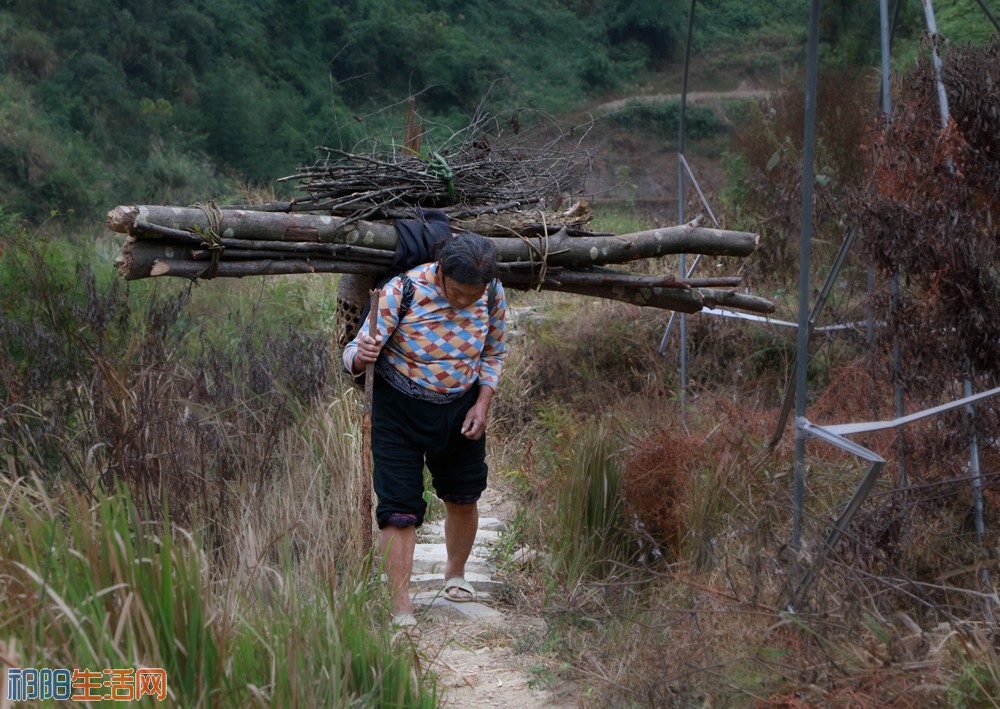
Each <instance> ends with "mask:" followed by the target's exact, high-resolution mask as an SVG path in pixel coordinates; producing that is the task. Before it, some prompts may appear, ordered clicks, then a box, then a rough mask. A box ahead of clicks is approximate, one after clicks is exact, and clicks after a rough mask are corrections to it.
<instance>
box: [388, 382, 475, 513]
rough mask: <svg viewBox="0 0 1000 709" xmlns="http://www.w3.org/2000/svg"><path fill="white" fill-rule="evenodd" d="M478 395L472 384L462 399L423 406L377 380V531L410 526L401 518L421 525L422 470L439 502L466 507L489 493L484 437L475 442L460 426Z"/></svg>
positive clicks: (421, 403)
mask: <svg viewBox="0 0 1000 709" xmlns="http://www.w3.org/2000/svg"><path fill="white" fill-rule="evenodd" d="M478 395H479V384H478V383H476V384H473V385H472V387H470V388H469V390H468V391H467V392H465V393H464V394H463V395H462V396H461V397H459V398H458V399H455V400H454V401H450V402H447V403H443V404H438V403H433V402H429V401H421V400H420V399H414V398H413V397H410V396H407V395H406V394H403V393H402V392H400V391H397V390H396V389H394V388H393V387H392V386H390V385H389V384H387V383H386V381H385V380H384V379H382V377H380V376H376V377H375V381H374V392H373V397H372V459H373V461H374V464H375V465H374V481H373V483H374V488H375V495H376V496H377V497H378V505H377V507H376V508H375V515H376V518H377V520H378V526H379V529H383V528H385V527H386V526H387V525H389V524H393V525H395V526H406V525H405V524H401V523H400V522H399V520H400V518H399V517H398V516H399V515H414V516H415V525H416V526H417V527H419V526H420V525H421V524H423V521H424V513H425V511H426V509H427V503H426V502H425V501H424V466H425V464H426V466H427V469H428V470H429V471H430V473H431V483H432V485H433V487H434V492H435V493H436V494H437V496H438V497H439V498H441V499H442V500H446V501H452V502H459V503H466V502H469V503H471V502H474V501H476V500H478V499H479V496H480V495H481V494H482V492H483V490H485V489H486V477H487V472H488V469H487V465H486V436H485V435H483V437H482V438H480V439H479V440H478V441H471V440H469V439H468V438H466V437H465V436H463V435H462V423H463V422H464V421H465V416H466V414H467V413H468V411H469V409H470V408H472V406H473V404H475V403H476V398H477V397H478Z"/></svg>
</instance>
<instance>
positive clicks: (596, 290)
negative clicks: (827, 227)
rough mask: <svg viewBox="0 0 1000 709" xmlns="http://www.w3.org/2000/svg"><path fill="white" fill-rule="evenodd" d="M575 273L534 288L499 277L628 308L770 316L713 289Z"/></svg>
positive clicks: (745, 298)
mask: <svg viewBox="0 0 1000 709" xmlns="http://www.w3.org/2000/svg"><path fill="white" fill-rule="evenodd" d="M591 275H593V274H589V273H584V274H581V273H579V272H575V271H563V272H562V273H560V274H559V275H558V276H554V277H552V278H546V279H545V281H544V282H543V283H542V284H540V285H539V284H538V283H537V282H536V280H535V278H534V277H532V276H530V275H527V274H518V273H511V274H505V275H504V276H503V277H502V279H501V280H502V282H503V284H504V287H511V288H519V289H522V290H530V289H532V288H540V289H541V290H551V291H556V292H559V293H575V294H577V295H586V296H590V297H593V298H605V299H607V300H617V301H620V302H622V303H629V304H631V305H641V306H644V307H649V308H660V309H662V310H676V311H678V312H681V313H697V312H698V311H700V310H701V309H702V308H706V307H716V306H725V307H729V308H738V309H740V310H747V311H750V312H753V313H760V314H763V315H766V314H769V313H773V312H774V303H772V302H771V301H769V300H766V299H764V298H758V297H756V296H752V295H746V294H743V293H737V292H736V291H734V290H731V289H729V290H727V289H717V288H691V287H660V286H649V285H635V284H633V283H629V282H628V281H624V282H621V283H615V284H613V285H608V284H606V283H598V282H595V281H594V280H593V279H592V278H590V276H591Z"/></svg>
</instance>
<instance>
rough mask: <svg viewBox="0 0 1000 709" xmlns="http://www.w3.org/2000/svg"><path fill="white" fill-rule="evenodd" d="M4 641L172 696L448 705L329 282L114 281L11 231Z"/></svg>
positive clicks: (224, 702) (3, 438)
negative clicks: (369, 541)
mask: <svg viewBox="0 0 1000 709" xmlns="http://www.w3.org/2000/svg"><path fill="white" fill-rule="evenodd" d="M0 232H2V235H3V236H4V238H5V242H4V248H3V250H2V251H0V287H2V291H0V292H2V293H3V294H4V297H3V299H2V300H0V397H2V399H0V401H2V409H0V420H2V422H3V423H2V425H0V577H2V579H3V582H2V583H0V638H2V642H3V646H2V647H0V656H2V657H3V658H4V659H6V660H11V659H12V657H13V659H14V660H16V664H17V666H25V667H32V666H34V667H49V668H84V667H86V668H89V669H92V670H101V669H104V668H107V669H114V668H130V667H139V666H144V667H161V668H163V669H165V670H166V671H167V676H168V686H169V690H170V698H171V703H172V704H173V705H175V706H185V707H188V706H191V707H197V706H223V707H226V706H231V707H245V706H331V707H341V706H344V707H346V706H379V707H411V706H417V707H420V706H427V707H429V706H434V704H435V702H436V689H435V687H434V682H433V678H430V677H428V676H425V675H423V674H422V673H420V672H419V671H418V670H417V664H416V656H415V654H414V648H412V647H408V646H405V645H403V646H399V645H395V644H393V642H392V641H391V637H390V635H389V629H388V624H387V622H386V621H387V618H388V614H387V613H383V612H382V609H383V607H384V606H385V604H386V599H384V598H383V597H382V594H381V591H380V590H379V588H378V586H377V584H372V583H371V581H372V579H373V577H374V574H375V570H373V569H372V568H370V566H368V565H367V564H368V563H369V562H366V560H365V558H364V554H363V551H364V550H362V549H361V544H360V539H361V534H360V527H359V522H360V519H361V517H362V515H361V514H360V507H359V505H360V500H361V486H362V485H365V484H367V483H366V481H364V480H363V479H362V476H361V454H360V443H359V438H360V437H359V435H358V421H359V416H358V410H359V408H360V406H359V401H358V395H357V392H355V391H354V390H352V389H350V388H347V387H344V386H343V385H342V384H341V382H340V380H338V378H337V377H336V376H335V375H332V374H331V372H330V370H329V363H330V360H332V359H333V357H334V355H333V353H331V352H330V350H329V348H328V346H327V340H328V337H327V335H326V334H325V332H331V331H332V328H330V327H328V325H329V323H328V322H327V320H326V318H328V317H329V313H330V312H331V309H330V308H329V307H328V306H329V305H330V304H331V303H332V293H333V290H332V288H333V287H332V285H331V286H329V288H324V287H322V286H318V285H317V284H315V283H308V282H305V281H287V282H286V281H284V280H281V279H277V280H274V281H262V282H261V283H260V284H259V285H257V286H249V285H245V284H222V283H206V284H203V285H202V286H200V287H199V288H194V289H192V288H191V287H190V286H185V285H184V284H180V285H178V284H176V283H144V284H138V285H133V286H129V287H125V286H124V285H123V284H122V283H120V282H118V281H114V280H109V279H107V278H104V277H101V276H98V275H95V270H94V269H93V268H92V267H91V266H90V263H92V262H94V261H95V260H97V257H96V256H95V254H94V253H93V252H92V251H91V249H90V247H89V246H87V245H86V244H74V243H72V242H69V241H59V242H55V241H48V240H46V239H45V238H44V237H39V236H38V235H29V234H27V233H26V232H25V231H24V230H22V229H20V228H19V227H17V225H16V224H14V223H13V222H10V221H8V222H5V223H3V224H0Z"/></svg>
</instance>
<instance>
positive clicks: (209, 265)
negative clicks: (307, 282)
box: [108, 104, 774, 313]
mask: <svg viewBox="0 0 1000 709" xmlns="http://www.w3.org/2000/svg"><path fill="white" fill-rule="evenodd" d="M507 126H512V127H513V128H514V131H513V132H514V135H513V137H510V131H507V130H506V127H507ZM549 128H550V129H551V126H549ZM582 133H586V131H585V130H583V131H578V132H575V133H574V131H569V132H561V131H553V130H549V131H548V134H549V135H554V136H555V137H553V138H551V139H550V140H548V142H546V141H545V140H539V139H537V138H536V139H533V140H528V139H527V138H526V136H525V134H524V132H522V131H521V126H520V123H519V120H518V117H517V115H516V114H515V115H514V116H512V117H511V118H509V119H507V120H505V121H501V120H499V119H497V118H495V117H489V116H479V117H477V118H476V119H475V120H474V121H473V123H472V125H471V126H469V128H467V129H465V130H464V131H461V132H459V133H456V134H454V135H453V136H452V138H451V140H450V142H449V141H445V142H444V143H443V144H442V145H441V146H439V148H438V149H437V150H433V151H427V153H426V154H425V153H423V152H421V151H420V144H421V137H422V134H421V132H420V130H419V126H416V124H415V122H414V118H413V113H412V104H411V114H410V118H409V120H408V124H407V137H406V140H405V141H404V142H403V143H401V144H399V145H394V146H388V147H386V146H378V147H377V148H375V149H373V150H372V151H371V152H369V153H366V154H355V153H348V152H346V151H342V150H335V149H330V148H320V151H321V153H322V154H323V158H322V159H321V160H320V161H318V162H317V163H316V164H314V165H310V166H307V167H302V168H300V169H299V171H298V172H297V173H296V174H295V175H292V176H290V177H288V178H282V179H285V180H289V179H295V180H298V181H299V189H300V191H301V192H303V193H304V196H302V197H300V198H297V199H293V200H291V201H288V202H272V203H267V204H260V205H251V206H243V207H222V208H220V207H217V206H215V205H214V204H202V205H196V206H194V207H170V206H119V207H116V208H115V209H114V210H112V211H111V212H110V213H109V214H108V226H109V228H111V229H112V230H114V231H117V232H121V233H124V234H127V235H128V238H127V239H126V240H125V244H124V246H123V247H122V249H121V253H120V255H119V256H118V259H117V262H116V263H117V267H118V273H119V274H120V275H121V276H122V277H124V278H126V279H129V280H134V279H138V278H148V277H154V276H179V277H182V278H188V279H198V278H204V279H207V278H217V277H236V278H242V277H246V276H259V275H277V274H294V273H341V274H347V275H346V276H345V277H344V278H342V279H341V281H342V290H343V284H344V282H345V281H346V282H351V283H353V284H354V285H353V289H354V290H355V291H358V292H360V291H361V290H363V289H360V288H358V287H357V283H358V282H361V283H374V282H375V280H376V279H378V278H379V277H382V276H384V275H385V274H387V273H388V272H389V270H390V264H391V262H392V258H393V254H394V252H395V249H396V241H397V231H396V221H397V220H399V219H412V218H414V217H415V216H417V215H418V214H419V210H420V209H422V208H428V207H431V208H436V209H441V210H443V211H444V212H445V213H446V214H447V217H448V219H449V224H450V226H451V228H452V229H453V230H454V231H471V232H475V233H478V234H482V235H483V236H485V237H487V238H489V239H491V240H492V242H493V244H494V246H495V248H496V252H497V257H498V261H499V262H500V278H501V280H502V281H503V283H504V285H505V286H507V287H513V288H520V289H529V288H540V289H546V290H556V291H564V292H569V293H577V294H580V295H586V296H593V297H599V298H608V299H612V300H618V301H623V302H626V303H632V304H636V305H644V306H650V307H654V308H663V309H667V310H677V311H680V312H687V313H693V312H697V311H699V310H701V309H702V308H704V307H717V306H728V307H733V308H738V309H741V310H748V311H752V312H756V313H770V312H773V310H774V306H773V304H772V303H771V302H769V301H767V300H765V299H763V298H758V297H755V296H752V295H748V294H746V293H743V292H741V291H740V289H739V285H740V279H739V278H735V277H724V278H701V279H687V280H682V279H677V278H674V277H672V276H650V275H637V274H634V273H629V272H627V271H624V270H621V269H615V268H611V265H613V264H624V263H627V262H631V261H636V260H639V259H649V258H657V257H660V256H665V255H668V254H680V253H687V254H706V255H713V256H738V257H745V256H749V255H750V254H751V253H752V252H753V250H754V249H755V247H756V245H757V236H756V235H755V234H750V233H745V232H736V231H723V230H719V229H709V228H706V227H703V226H701V224H700V223H699V222H698V221H695V222H692V223H689V224H683V225H679V226H674V227H668V228H661V229H653V230H649V231H642V232H637V233H633V234H621V235H615V234H607V233H597V232H593V231H590V230H588V228H587V224H588V223H589V222H590V220H591V218H592V214H591V211H590V205H589V204H588V203H587V201H586V200H578V201H576V202H575V203H574V204H572V205H568V204H567V201H568V200H566V195H567V194H569V192H570V191H571V190H572V188H573V187H574V186H577V185H579V184H580V179H581V176H582V175H583V174H584V173H585V172H586V171H587V170H588V169H589V167H590V164H591V162H592V157H591V155H590V154H589V153H588V152H587V151H586V150H584V149H582V148H581V147H580V146H581V134H582ZM352 297H353V296H352Z"/></svg>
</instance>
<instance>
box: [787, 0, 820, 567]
mask: <svg viewBox="0 0 1000 709" xmlns="http://www.w3.org/2000/svg"><path fill="white" fill-rule="evenodd" d="M819 10H820V4H819V0H812V2H810V3H809V46H808V49H807V51H806V90H805V99H806V107H805V109H806V116H805V136H804V140H803V144H802V238H801V241H800V244H799V330H798V345H797V350H798V351H797V353H796V359H795V381H796V384H795V415H796V419H797V420H804V419H805V415H806V383H807V381H808V376H807V375H808V371H809V276H810V274H809V264H810V261H811V256H812V198H813V180H814V179H815V177H814V174H813V172H814V165H813V161H814V160H815V156H816V84H817V79H818V75H819ZM796 426H797V424H796ZM800 433H801V432H800V431H798V430H796V435H795V484H794V498H795V511H794V514H793V518H792V540H791V545H792V546H793V547H796V548H798V547H799V546H801V543H802V514H803V511H804V508H805V478H806V472H805V453H806V439H805V436H803V435H800Z"/></svg>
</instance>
